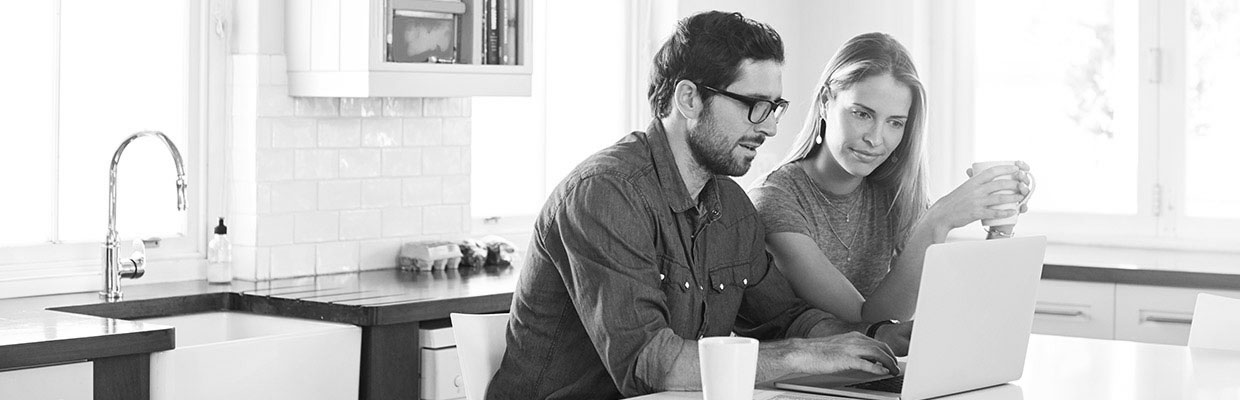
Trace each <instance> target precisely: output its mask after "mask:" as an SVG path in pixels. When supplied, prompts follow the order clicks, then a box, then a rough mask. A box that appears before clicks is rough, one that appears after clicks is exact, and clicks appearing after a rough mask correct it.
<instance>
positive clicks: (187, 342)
mask: <svg viewBox="0 0 1240 400" xmlns="http://www.w3.org/2000/svg"><path fill="white" fill-rule="evenodd" d="M135 320H136V321H140V322H143V323H150V324H158V325H167V326H172V327H174V328H176V331H175V335H176V348H175V349H172V350H168V351H162V352H156V353H151V399H155V400H158V399H178V400H180V399H191V400H192V399H258V398H261V399H325V400H326V399H331V400H336V399H356V398H357V396H358V382H359V368H360V357H361V329H360V328H358V327H356V326H353V325H347V324H338V323H332V322H321V321H311V320H304V319H296V318H286V317H276V316H268V315H258V314H250V313H244V312H235V311H213V312H205V313H198V314H187V315H174V316H166V317H157V318H141V319H135Z"/></svg>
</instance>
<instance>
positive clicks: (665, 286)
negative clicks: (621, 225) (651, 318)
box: [659, 255, 697, 336]
mask: <svg viewBox="0 0 1240 400" xmlns="http://www.w3.org/2000/svg"><path fill="white" fill-rule="evenodd" d="M659 287H660V288H661V289H662V291H663V295H664V297H665V298H666V299H665V302H666V304H667V311H668V325H669V326H670V327H671V328H672V331H674V332H676V333H677V334H678V335H682V336H683V335H684V333H685V332H693V329H694V321H693V318H692V316H693V315H694V314H693V313H692V311H693V305H694V301H693V291H695V290H697V284H696V283H694V282H693V273H692V272H691V271H690V270H689V267H688V266H685V265H684V264H681V263H680V262H677V261H676V260H675V259H673V258H672V257H668V256H664V255H660V256H659Z"/></svg>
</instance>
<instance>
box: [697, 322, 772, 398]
mask: <svg viewBox="0 0 1240 400" xmlns="http://www.w3.org/2000/svg"><path fill="white" fill-rule="evenodd" d="M698 361H699V362H700V364H701V368H702V397H703V398H704V399H705V400H741V399H744V400H751V399H753V383H754V374H755V373H756V372H757V368H758V340H757V339H753V338H746V337H735V336H732V337H728V336H719V337H708V338H702V339H700V340H698Z"/></svg>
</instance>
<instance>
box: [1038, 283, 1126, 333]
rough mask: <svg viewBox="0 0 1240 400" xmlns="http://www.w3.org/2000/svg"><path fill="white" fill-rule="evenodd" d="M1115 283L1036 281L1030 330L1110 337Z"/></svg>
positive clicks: (1112, 326) (1113, 313) (1112, 322)
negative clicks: (1035, 300)
mask: <svg viewBox="0 0 1240 400" xmlns="http://www.w3.org/2000/svg"><path fill="white" fill-rule="evenodd" d="M1114 323H1115V284H1113V283H1097V282H1072V281H1060V280H1050V279H1044V280H1042V281H1041V282H1040V283H1039V284H1038V301H1037V306H1035V308H1034V315H1033V333H1040V334H1046V335H1060V336H1076V337H1087V338H1097V339H1112V338H1114V336H1115V331H1114Z"/></svg>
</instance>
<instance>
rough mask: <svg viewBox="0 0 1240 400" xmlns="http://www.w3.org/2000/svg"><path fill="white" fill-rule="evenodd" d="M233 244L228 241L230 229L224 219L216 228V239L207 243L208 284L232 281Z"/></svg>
mask: <svg viewBox="0 0 1240 400" xmlns="http://www.w3.org/2000/svg"><path fill="white" fill-rule="evenodd" d="M232 278H233V275H232V242H229V241H228V227H227V226H224V218H223V217H220V224H219V225H216V227H215V237H212V238H211V242H209V243H207V282H208V283H229V282H231V281H232Z"/></svg>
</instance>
